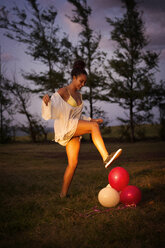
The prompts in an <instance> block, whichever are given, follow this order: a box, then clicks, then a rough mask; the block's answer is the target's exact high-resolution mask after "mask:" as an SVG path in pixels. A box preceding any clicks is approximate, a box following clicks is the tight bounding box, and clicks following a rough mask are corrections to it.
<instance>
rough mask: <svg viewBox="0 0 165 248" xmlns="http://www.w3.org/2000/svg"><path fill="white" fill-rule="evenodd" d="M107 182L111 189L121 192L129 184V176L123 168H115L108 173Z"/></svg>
mask: <svg viewBox="0 0 165 248" xmlns="http://www.w3.org/2000/svg"><path fill="white" fill-rule="evenodd" d="M108 181H109V184H110V185H111V187H112V188H114V189H116V190H117V191H121V190H122V189H124V188H125V187H126V186H127V185H128V183H129V174H128V172H127V171H126V170H125V169H124V168H123V167H115V168H113V169H112V170H111V171H110V173H109V175H108Z"/></svg>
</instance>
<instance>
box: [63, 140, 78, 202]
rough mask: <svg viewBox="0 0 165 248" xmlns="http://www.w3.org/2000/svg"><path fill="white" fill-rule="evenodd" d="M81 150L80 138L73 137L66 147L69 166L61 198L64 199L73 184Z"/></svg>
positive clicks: (65, 174)
mask: <svg viewBox="0 0 165 248" xmlns="http://www.w3.org/2000/svg"><path fill="white" fill-rule="evenodd" d="M79 150H80V137H73V138H72V139H71V140H70V141H69V142H68V144H67V145H66V153H67V157H68V166H67V168H66V170H65V173H64V178H63V185H62V189H61V193H60V197H61V198H63V197H65V196H66V195H67V192H68V190H69V186H70V184H71V181H72V178H73V175H74V173H75V169H76V167H77V163H78V155H79Z"/></svg>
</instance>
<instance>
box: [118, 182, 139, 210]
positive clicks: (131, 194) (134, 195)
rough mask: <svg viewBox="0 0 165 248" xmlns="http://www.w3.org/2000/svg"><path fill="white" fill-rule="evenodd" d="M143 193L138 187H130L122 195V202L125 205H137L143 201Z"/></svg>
mask: <svg viewBox="0 0 165 248" xmlns="http://www.w3.org/2000/svg"><path fill="white" fill-rule="evenodd" d="M141 197H142V196H141V191H140V189H139V188H138V187H136V186H133V185H128V186H127V187H125V188H124V189H123V190H122V192H121V194H120V201H121V202H122V203H123V204H125V205H131V204H135V205H137V204H138V203H139V202H140V201H141Z"/></svg>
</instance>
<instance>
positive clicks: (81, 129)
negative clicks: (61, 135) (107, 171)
mask: <svg viewBox="0 0 165 248" xmlns="http://www.w3.org/2000/svg"><path fill="white" fill-rule="evenodd" d="M85 133H91V135H92V141H93V143H94V145H95V146H96V148H97V150H98V151H99V152H100V154H101V156H102V158H103V160H105V159H106V158H107V156H108V151H107V149H106V147H105V144H104V141H103V138H102V136H101V132H100V128H99V125H98V123H97V122H94V121H93V122H90V121H84V120H79V122H78V125H77V130H76V132H75V134H74V136H80V135H83V134H85Z"/></svg>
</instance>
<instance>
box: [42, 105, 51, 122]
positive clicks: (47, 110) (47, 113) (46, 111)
mask: <svg viewBox="0 0 165 248" xmlns="http://www.w3.org/2000/svg"><path fill="white" fill-rule="evenodd" d="M42 118H43V119H44V120H46V121H47V120H50V119H52V118H51V101H50V102H48V105H46V104H45V103H44V101H43V100H42Z"/></svg>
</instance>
